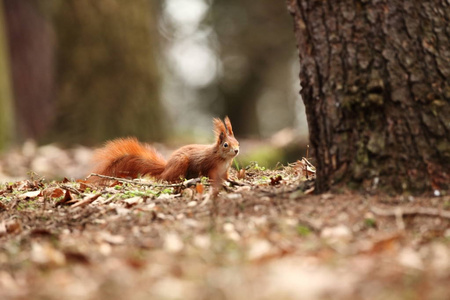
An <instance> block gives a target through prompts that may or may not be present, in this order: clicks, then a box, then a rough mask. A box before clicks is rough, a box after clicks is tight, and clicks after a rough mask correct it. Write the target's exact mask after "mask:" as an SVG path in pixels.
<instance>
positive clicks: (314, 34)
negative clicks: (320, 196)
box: [288, 0, 450, 192]
mask: <svg viewBox="0 0 450 300" xmlns="http://www.w3.org/2000/svg"><path fill="white" fill-rule="evenodd" d="M288 8H289V10H290V12H291V14H292V15H293V17H294V24H295V33H296V39H297V43H298V49H299V56H300V63H301V71H300V81H301V85H302V91H301V94H302V97H303V101H304V102H305V106H306V113H307V118H308V124H309V130H310V142H311V146H312V150H313V155H314V157H315V158H316V159H317V162H316V164H317V182H316V188H317V190H318V191H324V190H327V189H329V188H330V186H332V185H335V184H338V183H350V184H352V185H356V186H361V185H362V186H364V187H365V188H375V187H377V186H378V187H383V188H386V189H387V190H394V191H396V192H402V191H411V192H423V191H426V190H429V189H430V188H433V189H447V188H448V187H449V181H450V178H449V170H450V140H449V139H450V101H449V100H450V82H449V77H450V48H449V45H450V41H449V36H450V25H449V24H450V20H449V18H450V3H449V2H448V1H445V0H428V1H407V0H405V1H379V0H365V1H363V0H360V1H350V0H348V1H313V0H310V1H307V0H297V1H295V0H289V1H288Z"/></svg>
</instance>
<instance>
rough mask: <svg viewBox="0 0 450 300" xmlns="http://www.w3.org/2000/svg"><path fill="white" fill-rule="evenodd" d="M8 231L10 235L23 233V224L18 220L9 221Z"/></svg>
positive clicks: (7, 224)
mask: <svg viewBox="0 0 450 300" xmlns="http://www.w3.org/2000/svg"><path fill="white" fill-rule="evenodd" d="M6 231H7V232H8V233H20V232H22V223H21V222H20V220H18V219H14V220H9V221H8V222H6Z"/></svg>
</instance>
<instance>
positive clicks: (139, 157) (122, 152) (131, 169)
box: [90, 137, 167, 182]
mask: <svg viewBox="0 0 450 300" xmlns="http://www.w3.org/2000/svg"><path fill="white" fill-rule="evenodd" d="M93 159H94V162H96V163H97V166H96V168H95V169H94V171H93V173H97V174H101V175H107V176H114V177H121V178H137V177H138V176H144V175H150V176H153V177H156V178H159V175H161V173H162V172H163V171H164V169H165V167H166V164H167V163H166V160H165V159H164V158H163V157H162V156H161V155H160V154H159V153H158V152H157V151H156V150H155V149H154V148H153V147H152V146H150V145H148V144H143V143H140V142H139V141H138V140H137V139H136V138H131V137H130V138H122V139H116V140H113V141H109V142H107V143H106V145H105V146H104V147H103V148H100V149H98V150H97V151H96V152H95V153H94V157H93ZM90 181H94V182H98V181H103V180H102V179H100V178H98V177H90Z"/></svg>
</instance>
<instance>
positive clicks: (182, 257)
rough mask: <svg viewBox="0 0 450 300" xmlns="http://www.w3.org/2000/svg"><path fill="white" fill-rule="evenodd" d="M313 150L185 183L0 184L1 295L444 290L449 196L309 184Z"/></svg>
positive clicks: (436, 293)
mask: <svg viewBox="0 0 450 300" xmlns="http://www.w3.org/2000/svg"><path fill="white" fill-rule="evenodd" d="M314 176H315V169H314V167H313V166H312V165H311V163H309V161H307V160H306V159H304V160H300V161H298V162H296V163H295V164H292V165H288V166H285V167H282V168H278V169H277V170H266V169H264V168H261V167H259V166H257V164H255V165H253V166H250V167H249V168H247V169H245V171H242V170H241V171H239V172H237V171H233V173H232V179H233V180H235V181H234V183H233V182H232V183H231V184H229V185H227V186H226V188H224V189H223V190H221V192H220V193H219V195H218V196H217V197H213V195H212V194H211V192H210V191H211V187H210V186H209V184H208V183H207V181H205V180H201V181H197V182H193V183H190V184H183V185H175V186H173V185H171V186H169V185H167V186H165V185H164V183H162V184H157V185H153V184H152V182H151V181H147V180H138V181H135V182H121V181H120V180H118V181H113V183H112V185H111V186H107V187H96V186H91V185H89V184H88V183H87V182H84V181H78V182H76V181H69V180H67V179H64V180H61V181H52V182H45V181H44V180H42V179H30V180H21V181H15V182H10V183H2V184H0V298H1V299H78V300H79V299H104V298H108V299H125V298H130V299H149V298H151V299H385V298H389V299H405V298H406V299H423V298H433V299H446V297H448V295H449V293H450V287H449V286H448V284H447V283H448V280H449V279H450V247H449V245H450V230H449V224H450V220H449V218H448V217H447V215H448V214H449V212H450V210H449V209H450V197H449V196H440V197H432V196H430V197H425V196H424V197H417V198H414V199H413V200H411V197H402V196H399V197H388V196H381V195H377V194H375V195H371V194H369V193H367V194H357V193H353V192H351V191H348V190H345V189H342V190H340V191H335V192H333V193H327V194H322V195H314V193H313V189H314Z"/></svg>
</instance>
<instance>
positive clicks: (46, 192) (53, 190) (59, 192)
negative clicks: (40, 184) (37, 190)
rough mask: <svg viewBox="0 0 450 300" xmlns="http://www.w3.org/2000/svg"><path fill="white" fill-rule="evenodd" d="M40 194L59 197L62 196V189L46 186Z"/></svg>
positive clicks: (47, 196)
mask: <svg viewBox="0 0 450 300" xmlns="http://www.w3.org/2000/svg"><path fill="white" fill-rule="evenodd" d="M42 195H43V196H44V197H46V198H59V197H62V196H64V190H63V189H61V188H46V189H45V190H43V191H42Z"/></svg>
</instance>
